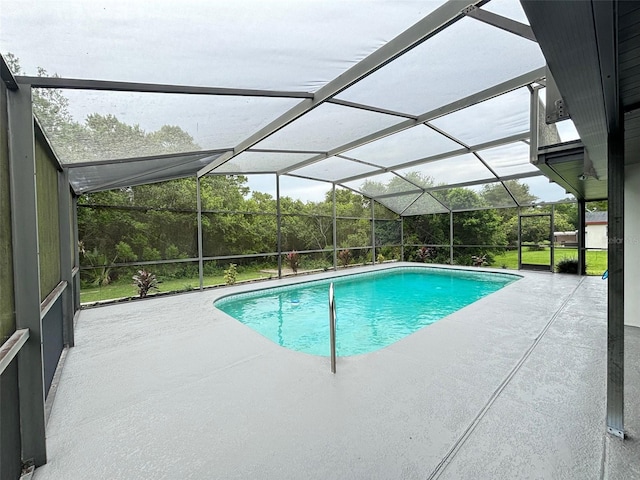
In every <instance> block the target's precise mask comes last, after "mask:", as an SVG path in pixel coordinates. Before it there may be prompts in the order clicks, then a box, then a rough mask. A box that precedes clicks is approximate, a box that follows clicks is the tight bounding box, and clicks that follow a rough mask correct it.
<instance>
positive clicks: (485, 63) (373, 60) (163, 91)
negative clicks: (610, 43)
mask: <svg viewBox="0 0 640 480" xmlns="http://www.w3.org/2000/svg"><path fill="white" fill-rule="evenodd" d="M470 3H471V4H473V5H472V6H471V7H469V4H470ZM474 5H475V8H474ZM477 8H480V11H481V12H484V13H486V15H485V14H484V13H483V15H477V12H478V10H477ZM481 20H482V21H481ZM526 23H527V22H526V17H525V15H524V13H523V12H522V9H521V7H520V4H519V2H518V1H517V0H492V1H491V2H487V1H485V0H479V1H476V2H470V1H469V0H464V1H459V0H450V1H448V2H442V1H424V0H415V1H413V0H407V1H403V2H397V1H395V0H377V1H371V2H345V1H343V0H304V1H301V0H290V1H285V0H279V1H263V0H247V1H243V2H201V1H183V2H180V3H179V4H176V3H175V2H169V1H167V0H153V1H152V0H149V1H135V2H131V1H122V0H112V1H110V2H107V3H104V4H103V3H94V2H85V1H82V0H67V1H62V2H61V1H50V0H38V1H35V0H32V1H25V0H20V1H12V0H5V1H4V2H3V20H2V30H1V32H0V48H1V49H2V52H3V54H6V53H7V52H11V53H12V54H15V55H16V56H17V57H19V59H20V63H21V66H22V69H23V71H27V72H35V71H36V69H37V67H42V68H44V69H46V70H47V71H48V72H49V74H53V73H57V74H59V75H61V76H62V77H63V78H57V79H56V78H54V79H51V78H47V77H46V76H44V77H43V76H39V77H30V76H21V77H18V81H19V82H20V83H22V84H31V85H32V86H33V87H34V95H42V96H46V95H47V93H46V92H47V91H51V89H54V88H55V89H60V90H54V91H60V92H62V94H63V95H64V97H65V98H66V102H67V104H66V105H67V109H68V114H69V116H70V118H71V121H72V122H75V125H76V126H77V128H76V129H75V130H71V131H69V130H64V131H61V130H60V129H59V128H57V127H56V125H55V124H54V123H53V122H51V121H49V120H50V119H48V118H39V120H40V123H41V124H42V128H43V130H44V132H45V134H46V136H47V137H48V138H49V140H50V142H51V145H52V147H53V149H54V150H55V152H56V154H57V156H58V157H59V159H60V161H61V163H62V165H63V166H64V167H66V168H69V170H70V180H71V182H72V185H73V187H74V189H75V190H76V192H78V193H80V192H90V191H96V190H100V189H105V188H115V187H119V186H128V185H132V184H138V183H148V182H154V181H160V180H166V179H169V178H176V177H180V176H188V175H196V174H198V175H205V174H258V173H273V174H279V175H285V176H289V177H292V178H293V179H295V178H296V177H297V178H302V179H314V180H322V181H326V182H332V183H336V184H337V185H341V186H344V187H346V188H349V189H351V190H354V191H357V192H360V193H362V194H364V195H367V196H370V197H372V198H375V199H376V200H377V201H379V202H380V203H382V204H383V205H385V206H387V207H388V208H390V209H391V210H393V211H395V212H397V213H400V214H404V215H417V214H424V213H439V212H446V211H449V210H464V209H468V208H472V207H473V206H472V205H464V204H462V203H461V204H456V202H455V201H454V200H452V196H451V195H447V192H448V191H449V190H451V189H452V188H464V189H471V190H474V191H479V190H482V189H483V188H485V187H486V188H490V187H491V188H492V192H493V195H492V196H491V198H493V199H494V200H493V202H494V203H493V204H491V205H485V207H506V206H516V205H518V204H519V201H518V198H517V197H516V195H514V194H513V192H511V191H510V190H509V185H508V181H509V180H513V179H514V178H521V177H522V178H525V179H526V182H528V183H527V184H530V185H531V188H536V189H538V190H540V192H541V194H540V195H539V198H540V199H547V198H553V199H555V200H558V199H562V198H564V197H563V194H562V192H558V191H554V190H553V188H551V189H549V188H544V187H545V182H546V179H545V178H544V177H542V178H536V177H539V176H540V175H541V172H540V171H539V170H537V168H536V167H535V166H533V165H532V164H531V163H530V162H529V141H530V131H531V128H532V127H531V125H530V124H531V118H532V114H531V110H532V105H534V102H535V100H533V99H534V98H537V94H536V95H534V92H535V91H536V90H537V89H538V88H540V87H541V85H543V84H544V75H545V61H544V58H543V56H542V53H541V51H540V49H539V47H538V45H537V43H536V42H535V41H533V40H532V36H531V35H529V34H528V33H527V32H528V31H530V29H528V25H527V24H526ZM523 32H524V34H523ZM36 114H38V112H37V111H36ZM96 115H98V116H99V120H100V121H97V120H96V118H97V117H96ZM105 119H106V120H105ZM535 128H537V125H536V126H535ZM125 130H126V131H125ZM123 132H124V133H123ZM523 181H524V180H523ZM546 183H548V182H546ZM556 190H557V189H556ZM555 200H554V201H555Z"/></svg>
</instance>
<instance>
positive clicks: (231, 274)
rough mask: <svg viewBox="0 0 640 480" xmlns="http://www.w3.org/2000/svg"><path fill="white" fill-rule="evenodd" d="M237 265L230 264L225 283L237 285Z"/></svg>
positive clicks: (225, 273) (225, 274)
mask: <svg viewBox="0 0 640 480" xmlns="http://www.w3.org/2000/svg"><path fill="white" fill-rule="evenodd" d="M236 267H237V265H236V264H235V263H230V264H229V268H227V269H226V270H225V271H224V282H225V283H226V284H227V285H233V284H234V283H236V279H237V278H238V270H237V268H236Z"/></svg>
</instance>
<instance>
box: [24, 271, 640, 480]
mask: <svg viewBox="0 0 640 480" xmlns="http://www.w3.org/2000/svg"><path fill="white" fill-rule="evenodd" d="M399 265H402V263H400V264H399ZM411 265H415V264H411ZM371 268H389V266H388V265H380V266H377V267H366V269H367V270H370V269H371ZM362 270H363V269H362V268H358V269H355V268H354V269H350V270H349V272H347V273H353V272H356V271H362ZM519 274H520V275H522V277H523V278H522V279H521V280H519V281H517V282H515V283H513V284H511V285H509V286H507V287H506V288H504V289H502V290H500V291H498V292H496V293H494V294H492V295H489V296H488V297H485V298H483V299H481V300H479V301H478V302H476V303H473V304H471V305H469V306H467V307H466V308H464V309H462V310H460V311H458V312H456V313H454V314H453V315H450V316H449V317H446V318H445V319H443V320H441V321H440V322H437V323H435V324H433V325H431V326H429V327H426V328H423V329H422V330H420V331H418V332H416V333H415V334H413V335H410V336H409V337H406V338H404V339H403V340H401V341H399V342H397V343H395V344H393V345H391V346H389V347H387V348H384V349H382V350H379V351H376V352H373V353H370V354H365V355H358V356H354V357H345V358H340V357H339V358H338V365H337V374H336V375H332V374H331V373H330V371H329V359H328V358H326V357H318V356H311V355H306V354H302V353H298V352H294V351H290V350H287V349H284V348H282V347H280V346H278V345H276V344H274V343H272V342H271V341H270V340H268V339H266V338H265V337H262V336H261V335H259V334H258V333H256V332H254V331H253V330H251V329H249V328H248V327H246V326H244V325H242V324H241V323H239V322H238V321H236V320H234V319H232V318H230V317H228V316H227V315H225V314H224V313H222V312H220V311H217V310H216V309H214V307H213V306H212V302H213V301H214V300H215V299H216V298H218V297H220V296H222V295H226V294H228V293H229V292H230V291H232V290H233V291H246V290H249V289H254V288H264V287H267V286H271V285H283V284H288V283H291V282H295V281H298V280H299V279H295V278H291V277H289V278H286V279H282V280H272V281H268V282H263V283H258V284H251V285H242V286H237V287H228V288H221V289H215V290H208V291H204V292H193V293H188V294H183V295H179V296H172V297H162V298H157V299H149V300H145V301H135V302H129V303H122V304H115V305H111V306H106V307H100V308H94V309H89V310H84V311H82V312H81V314H80V316H79V319H78V322H77V325H76V331H75V339H76V346H75V348H73V349H70V350H69V351H68V352H67V354H66V358H65V362H64V365H63V368H62V372H61V375H60V379H59V382H58V383H57V385H55V386H54V388H56V392H55V401H54V404H53V408H52V411H51V414H50V417H49V420H48V424H47V450H48V463H47V464H46V465H43V466H42V467H39V468H38V469H36V471H35V475H34V478H35V479H36V480H54V479H65V480H66V479H75V478H109V479H118V478H157V479H161V478H167V479H173V478H226V479H232V478H278V479H283V478H292V479H293V478H309V479H311V478H318V479H320V478H322V479H325V478H356V479H360V478H381V479H383V478H384V479H391V478H393V479H396V478H398V479H399V478H407V479H408V478H421V479H424V478H429V479H431V478H442V479H460V478H474V479H484V478H492V479H496V478H563V479H567V478H576V479H593V478H611V479H623V478H638V476H640V461H639V460H638V458H640V446H639V445H638V441H637V437H638V434H639V433H640V432H639V430H640V424H638V421H639V419H640V406H639V405H638V402H637V401H632V399H637V398H638V394H639V393H640V372H639V371H638V368H637V365H638V364H639V362H640V330H639V329H637V328H634V327H626V330H625V337H626V338H625V342H626V345H625V348H626V360H625V362H626V363H627V364H628V365H629V368H627V369H626V387H625V388H626V399H627V401H626V402H625V403H626V406H625V408H626V410H625V414H626V418H627V422H626V423H625V429H626V430H627V433H628V436H629V438H628V439H627V440H625V441H624V443H623V442H621V441H620V440H618V439H616V438H615V437H611V436H608V435H607V434H606V425H605V399H606V348H607V345H606V342H607V340H606V339H607V320H606V319H607V312H606V308H607V298H606V293H607V291H606V288H607V282H605V281H602V280H601V279H600V278H595V277H578V276H573V275H560V274H550V273H536V272H519ZM331 275H335V274H334V273H332V272H328V273H322V274H318V275H314V276H313V277H309V276H305V277H303V279H304V280H310V279H315V278H325V277H327V276H331ZM427 293H428V292H425V298H428V295H427ZM337 301H338V314H339V299H337Z"/></svg>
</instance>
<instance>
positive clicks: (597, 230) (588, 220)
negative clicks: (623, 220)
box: [584, 212, 609, 248]
mask: <svg viewBox="0 0 640 480" xmlns="http://www.w3.org/2000/svg"><path fill="white" fill-rule="evenodd" d="M608 213H609V212H586V214H585V222H584V224H585V239H586V245H585V246H586V247H587V248H607V246H608V239H607V237H608V232H607V229H608V225H609V215H608Z"/></svg>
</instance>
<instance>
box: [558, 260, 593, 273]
mask: <svg viewBox="0 0 640 480" xmlns="http://www.w3.org/2000/svg"><path fill="white" fill-rule="evenodd" d="M586 268H587V266H586V265H585V269H586ZM556 272H558V273H574V274H577V273H578V259H577V258H563V259H562V260H560V261H559V262H558V263H556Z"/></svg>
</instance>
